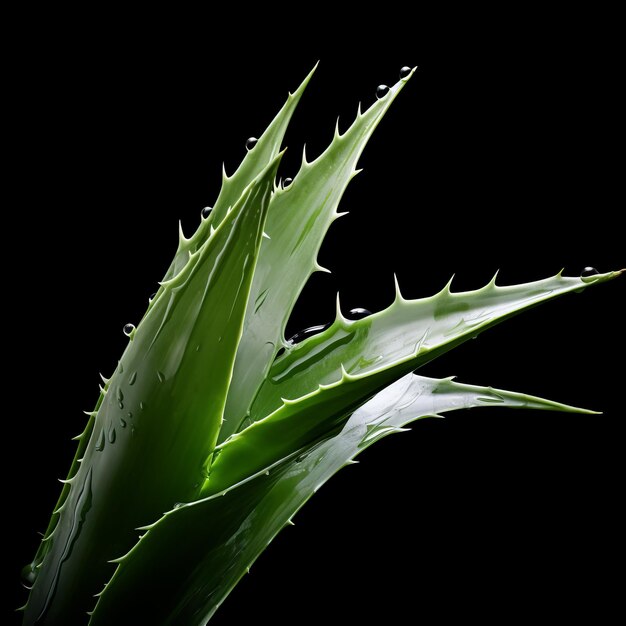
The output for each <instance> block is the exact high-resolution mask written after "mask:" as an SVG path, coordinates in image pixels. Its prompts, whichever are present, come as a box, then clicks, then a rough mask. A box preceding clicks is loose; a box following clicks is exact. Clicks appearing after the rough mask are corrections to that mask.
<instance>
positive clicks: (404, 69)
mask: <svg viewBox="0 0 626 626" xmlns="http://www.w3.org/2000/svg"><path fill="white" fill-rule="evenodd" d="M410 73H411V68H410V67H409V66H408V65H405V66H404V67H401V68H400V78H406V77H407V76H408V75H409V74H410Z"/></svg>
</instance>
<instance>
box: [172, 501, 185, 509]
mask: <svg viewBox="0 0 626 626" xmlns="http://www.w3.org/2000/svg"><path fill="white" fill-rule="evenodd" d="M181 506H183V503H182V502H177V503H176V504H175V505H174V507H173V508H174V509H180V507H181Z"/></svg>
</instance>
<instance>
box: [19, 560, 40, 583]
mask: <svg viewBox="0 0 626 626" xmlns="http://www.w3.org/2000/svg"><path fill="white" fill-rule="evenodd" d="M20 576H21V579H22V585H24V587H26V589H31V588H32V586H33V585H34V584H35V581H36V580H37V570H36V569H35V567H34V566H33V564H32V563H29V564H28V565H25V566H24V567H23V568H22V571H21V573H20Z"/></svg>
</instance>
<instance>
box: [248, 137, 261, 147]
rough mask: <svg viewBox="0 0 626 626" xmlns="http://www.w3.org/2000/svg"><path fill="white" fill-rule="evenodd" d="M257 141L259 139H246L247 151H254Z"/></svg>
mask: <svg viewBox="0 0 626 626" xmlns="http://www.w3.org/2000/svg"><path fill="white" fill-rule="evenodd" d="M257 141H258V139H257V138H256V137H248V139H246V150H252V148H254V146H256V142H257Z"/></svg>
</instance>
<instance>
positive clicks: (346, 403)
mask: <svg viewBox="0 0 626 626" xmlns="http://www.w3.org/2000/svg"><path fill="white" fill-rule="evenodd" d="M619 274H620V272H608V273H606V274H596V275H594V276H593V277H591V278H580V277H564V276H561V275H560V274H557V275H556V276H554V277H551V278H547V279H544V280H539V281H535V282H531V283H525V284H521V285H512V286H507V287H499V286H497V285H496V284H495V280H492V281H491V282H490V283H489V284H487V285H486V286H485V287H483V288H482V289H478V290H475V291H468V292H460V293H452V292H451V291H450V289H449V285H448V286H446V287H445V288H444V289H443V290H442V291H441V292H439V293H438V294H436V295H434V296H432V297H430V298H423V299H420V300H412V301H407V300H404V299H403V298H402V297H401V295H400V292H399V291H398V292H397V297H396V299H395V301H394V302H393V303H392V304H391V305H390V306H389V307H388V308H387V309H385V310H384V311H381V312H379V313H376V314H374V315H371V316H369V317H367V318H363V319H360V320H356V321H349V320H346V319H344V318H343V316H342V315H341V314H340V312H338V315H337V318H336V320H335V322H334V324H333V325H332V326H331V327H330V328H328V329H327V330H326V331H325V332H323V333H321V334H320V335H317V336H313V337H311V338H310V339H308V340H307V341H305V342H303V343H301V344H298V345H296V346H294V347H293V348H292V349H291V350H290V351H289V352H288V353H286V354H285V356H284V357H283V358H280V359H278V360H277V361H276V362H275V363H274V365H273V366H272V368H271V371H270V375H269V376H268V378H267V380H266V382H265V383H264V385H263V387H262V389H261V392H260V393H259V395H258V397H257V400H256V402H255V403H254V405H253V408H252V410H253V415H254V416H255V417H256V416H264V417H263V418H262V419H259V420H258V421H255V422H253V423H252V424H251V425H250V426H249V427H248V428H245V429H244V430H242V431H241V432H239V433H236V434H234V435H232V436H231V437H230V438H229V439H228V440H226V441H225V442H224V443H222V444H220V454H219V455H217V456H216V459H215V461H214V463H213V465H212V466H211V469H210V475H209V477H208V479H207V480H206V481H205V485H204V488H203V491H202V493H203V495H209V494H210V493H216V492H219V491H222V490H223V489H225V488H226V487H228V486H229V485H232V484H234V483H237V482H239V481H241V480H243V479H244V478H246V477H247V476H250V475H252V474H254V473H255V472H257V471H259V470H261V469H262V468H263V467H266V466H269V465H271V464H272V463H274V462H275V461H276V460H278V459H280V458H283V457H284V456H286V455H287V454H289V453H290V452H292V451H293V450H294V449H295V448H298V447H302V446H306V445H309V444H311V443H312V442H314V441H315V440H316V439H318V438H319V437H323V436H327V435H328V433H329V432H331V431H332V430H333V429H335V428H337V427H339V426H341V425H342V423H343V422H344V421H345V419H347V417H348V415H349V414H350V413H352V412H353V411H354V410H355V409H356V408H357V407H358V406H359V405H360V404H362V403H363V402H364V401H365V400H367V399H368V398H369V397H371V396H372V395H373V394H374V393H376V392H377V391H379V390H380V389H382V388H384V387H385V386H387V385H388V384H390V383H391V382H392V381H393V380H397V379H398V378H400V377H401V376H403V375H404V374H406V373H407V372H409V371H411V370H413V369H415V368H417V367H419V366H421V365H423V364H424V363H426V362H428V361H430V360H432V359H433V358H436V357H437V356H439V355H441V354H442V353H444V352H446V351H448V350H450V349H452V348H454V347H455V346H458V345H459V344H460V343H462V342H464V341H467V340H468V339H470V338H472V337H475V336H476V335H478V334H479V333H481V332H483V331H484V330H486V329H488V328H491V327H492V326H494V325H495V324H497V323H499V322H501V321H504V320H505V319H508V318H509V317H511V316H512V315H515V314H517V313H519V312H521V311H523V310H525V309H528V308H530V307H533V306H536V305H538V304H540V303H542V302H546V301H548V300H551V299H553V298H555V297H557V296H560V295H563V294H565V293H568V292H571V291H576V290H579V289H582V288H585V287H589V286H591V285H595V284H599V283H601V282H604V281H607V280H611V279H612V278H615V277H616V276H618V275H619Z"/></svg>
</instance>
